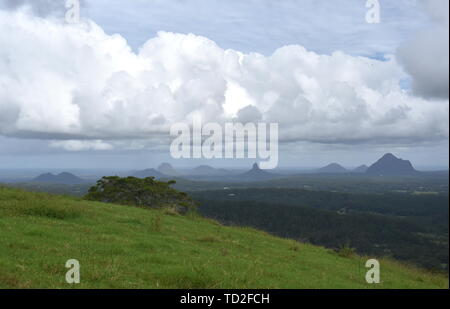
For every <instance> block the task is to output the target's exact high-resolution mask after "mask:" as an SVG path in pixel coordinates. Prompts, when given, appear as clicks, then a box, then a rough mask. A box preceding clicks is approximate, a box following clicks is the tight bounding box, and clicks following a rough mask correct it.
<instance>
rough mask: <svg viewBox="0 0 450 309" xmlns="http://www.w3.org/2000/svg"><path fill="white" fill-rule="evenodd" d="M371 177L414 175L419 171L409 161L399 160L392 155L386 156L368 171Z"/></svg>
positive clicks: (387, 154)
mask: <svg viewBox="0 0 450 309" xmlns="http://www.w3.org/2000/svg"><path fill="white" fill-rule="evenodd" d="M366 173H367V174H369V175H377V176H382V175H412V174H415V173H417V171H416V170H415V169H414V167H413V166H412V164H411V162H410V161H408V160H403V159H400V158H397V157H396V156H395V155H393V154H392V153H386V154H384V155H383V156H382V157H381V158H380V159H379V160H378V161H377V162H375V163H374V164H372V165H371V166H370V167H369V168H368V169H367V172H366Z"/></svg>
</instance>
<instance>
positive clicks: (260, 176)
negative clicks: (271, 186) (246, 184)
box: [238, 163, 277, 181]
mask: <svg viewBox="0 0 450 309" xmlns="http://www.w3.org/2000/svg"><path fill="white" fill-rule="evenodd" d="M238 177H239V178H240V179H242V180H247V181H249V180H251V181H258V180H267V179H271V178H276V177H277V175H276V174H272V173H269V172H266V171H265V170H262V169H260V168H259V165H258V163H253V165H252V168H251V169H250V170H249V171H247V172H245V173H244V174H241V175H239V176H238Z"/></svg>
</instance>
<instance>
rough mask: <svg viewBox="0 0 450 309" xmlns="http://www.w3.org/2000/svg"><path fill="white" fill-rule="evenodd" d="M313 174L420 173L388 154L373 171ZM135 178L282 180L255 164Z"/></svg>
mask: <svg viewBox="0 0 450 309" xmlns="http://www.w3.org/2000/svg"><path fill="white" fill-rule="evenodd" d="M312 172H314V173H318V174H346V173H348V174H350V173H353V174H356V173H358V174H365V175H376V176H383V175H389V176H396V175H399V176H401V175H413V174H416V173H418V171H416V170H415V169H414V167H413V166H412V164H411V162H409V161H407V160H402V159H399V158H397V157H396V156H394V155H393V154H391V153H387V154H385V155H384V156H383V157H382V158H380V159H379V160H378V161H377V162H375V163H374V164H372V165H371V166H370V167H368V166H367V165H365V164H364V165H360V166H358V167H356V168H354V169H347V168H345V167H343V166H342V165H340V164H339V163H331V164H328V165H326V166H324V167H322V168H320V169H317V170H315V171H312ZM132 176H134V177H139V178H145V177H155V178H167V177H185V178H187V179H202V180H205V179H206V180H211V181H214V180H224V179H226V180H229V181H260V180H268V179H273V178H280V177H281V175H277V174H274V173H272V172H268V171H265V170H262V169H260V168H259V166H258V164H257V163H255V164H253V167H252V168H251V169H250V170H249V171H247V172H245V173H241V174H238V173H237V172H235V171H229V170H226V169H217V168H214V167H212V166H209V165H200V166H197V167H195V168H193V169H189V170H186V169H185V170H181V171H178V170H176V169H175V168H174V167H173V166H172V165H171V164H169V163H162V164H161V165H160V166H159V167H158V169H157V170H156V169H154V168H149V169H145V170H142V171H135V172H133V173H132Z"/></svg>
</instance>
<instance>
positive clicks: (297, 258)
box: [0, 187, 448, 288]
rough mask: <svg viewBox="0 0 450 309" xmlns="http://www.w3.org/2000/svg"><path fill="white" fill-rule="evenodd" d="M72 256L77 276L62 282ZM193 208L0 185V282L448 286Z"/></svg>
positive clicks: (25, 285) (391, 263)
mask: <svg viewBox="0 0 450 309" xmlns="http://www.w3.org/2000/svg"><path fill="white" fill-rule="evenodd" d="M68 259H78V260H79V261H80V265H81V283H80V284H76V285H69V284H67V283H66V282H65V274H66V272H67V271H68V269H66V268H65V263H66V261H67V260H68ZM366 260H367V257H360V256H352V257H349V258H345V257H341V256H339V255H337V254H336V253H334V252H332V251H330V250H327V249H324V248H321V247H316V246H312V245H308V244H302V243H298V242H294V241H292V240H288V239H281V238H276V237H273V236H270V235H268V234H266V233H263V232H260V231H256V230H253V229H248V228H236V227H225V226H221V225H219V224H218V223H216V222H214V221H210V220H206V219H203V218H200V217H196V216H187V217H183V216H179V215H176V214H173V213H168V212H164V211H162V210H149V209H141V208H135V207H126V206H118V205H111V204H102V203H96V202H87V201H83V200H80V199H76V198H71V197H63V196H53V195H49V194H42V193H29V192H24V191H20V190H16V189H9V188H8V189H7V188H3V187H0V288H448V281H447V278H446V277H445V276H442V275H436V274H430V273H427V272H425V271H422V270H418V269H415V268H413V267H408V266H405V265H402V264H399V263H397V262H394V261H389V260H380V264H381V280H382V282H381V283H380V284H372V285H369V284H367V283H366V282H365V272H366V270H367V269H366V268H365V267H364V264H365V261H366Z"/></svg>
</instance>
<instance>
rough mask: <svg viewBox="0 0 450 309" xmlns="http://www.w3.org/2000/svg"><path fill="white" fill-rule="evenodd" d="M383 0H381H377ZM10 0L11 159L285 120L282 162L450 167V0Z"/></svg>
mask: <svg viewBox="0 0 450 309" xmlns="http://www.w3.org/2000/svg"><path fill="white" fill-rule="evenodd" d="M372 2H373V1H372ZM379 5H380V22H379V23H368V22H367V21H366V14H367V12H368V10H369V9H370V8H368V7H366V1H365V0H336V1H326V0H227V1H224V0H189V1H188V0H130V1H119V0H108V1H106V0H95V1H93V0H84V1H82V2H81V9H80V17H81V20H80V21H79V22H78V23H75V24H68V23H67V22H66V21H65V19H64V16H65V14H66V12H67V10H68V9H67V8H66V7H65V1H63V0H34V1H29V0H0V168H37V167H39V168H99V167H100V168H111V167H114V168H130V169H139V168H147V167H156V166H158V165H159V164H160V163H161V162H165V161H167V162H170V163H172V164H173V165H175V166H184V167H185V166H194V165H199V164H211V165H213V166H220V167H231V166H233V167H234V166H249V165H250V164H251V163H252V161H253V160H237V159H235V160H219V159H215V160H200V159H196V160H193V159H184V160H175V159H173V158H171V156H170V153H169V145H170V142H171V137H170V136H169V130H170V127H171V125H173V124H174V123H178V122H188V123H190V122H191V120H192V119H193V117H194V116H201V117H202V119H203V121H204V122H215V123H219V124H224V123H226V122H230V121H233V120H234V121H236V120H238V121H241V122H249V121H250V122H258V121H264V122H268V123H278V124H279V151H280V154H279V166H280V167H285V168H288V167H297V168H307V167H318V166H322V165H326V164H328V163H331V162H338V163H341V164H343V165H344V166H347V167H355V166H358V165H361V164H371V163H373V162H374V161H375V160H377V159H378V158H379V157H380V156H381V155H383V154H384V153H386V152H392V153H394V154H396V155H397V156H399V157H402V158H404V159H409V160H411V161H412V163H413V164H414V165H415V166H417V167H420V168H423V169H431V168H448V158H449V152H448V147H449V137H448V136H449V135H448V131H449V119H448V106H449V99H448V96H449V89H448V84H449V80H448V76H449V72H448V67H449V47H448V46H449V42H448V32H449V15H448V5H449V3H448V1H446V0H422V1H419V0H417V1H415V0H400V1H388V0H384V1H383V0H380V1H379Z"/></svg>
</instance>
